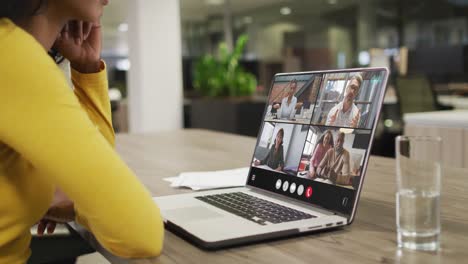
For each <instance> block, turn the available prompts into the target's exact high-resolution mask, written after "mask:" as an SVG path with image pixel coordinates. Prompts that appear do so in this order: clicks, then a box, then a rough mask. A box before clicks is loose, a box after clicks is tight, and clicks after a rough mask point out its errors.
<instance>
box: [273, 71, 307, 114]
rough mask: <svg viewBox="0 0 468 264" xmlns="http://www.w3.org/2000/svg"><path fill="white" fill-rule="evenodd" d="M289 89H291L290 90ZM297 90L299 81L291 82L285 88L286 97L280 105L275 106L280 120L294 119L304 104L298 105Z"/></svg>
mask: <svg viewBox="0 0 468 264" xmlns="http://www.w3.org/2000/svg"><path fill="white" fill-rule="evenodd" d="M288 88H289V89H288ZM296 89H297V80H296V79H293V80H291V81H290V82H289V83H288V84H287V86H286V87H285V88H284V90H286V91H287V92H286V96H285V97H284V98H283V99H282V100H281V105H280V104H278V103H277V104H274V105H273V109H277V117H278V118H280V119H289V120H292V119H294V116H295V114H296V109H297V108H299V107H301V106H302V103H297V97H296V96H294V94H295V93H296Z"/></svg>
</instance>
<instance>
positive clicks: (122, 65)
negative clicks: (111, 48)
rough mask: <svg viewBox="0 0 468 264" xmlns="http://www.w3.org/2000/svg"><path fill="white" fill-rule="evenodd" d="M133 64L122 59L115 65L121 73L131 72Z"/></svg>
mask: <svg viewBox="0 0 468 264" xmlns="http://www.w3.org/2000/svg"><path fill="white" fill-rule="evenodd" d="M130 67H131V64H130V60H129V59H120V60H118V61H117V63H116V64H115V68H116V69H117V70H119V71H128V70H130Z"/></svg>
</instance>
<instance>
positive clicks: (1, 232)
mask: <svg viewBox="0 0 468 264" xmlns="http://www.w3.org/2000/svg"><path fill="white" fill-rule="evenodd" d="M72 81H73V84H74V88H75V89H74V91H73V90H71V89H70V88H69V87H68V86H67V82H66V79H65V77H64V75H63V73H62V72H61V71H60V70H59V68H58V67H57V65H56V64H55V63H54V61H53V60H52V59H51V58H50V57H49V56H48V55H47V52H46V51H45V50H44V49H43V47H42V46H41V45H40V44H39V43H38V42H37V41H36V40H35V39H34V38H33V37H32V36H31V35H29V34H28V33H26V32H25V31H23V30H22V29H21V28H19V27H17V26H16V25H15V24H13V23H12V22H11V21H10V20H8V19H0V263H25V262H26V261H27V259H28V257H29V255H30V249H29V243H30V240H31V236H30V232H29V229H30V227H31V226H32V225H34V224H35V223H36V222H37V221H38V220H39V219H40V218H41V217H42V216H43V215H44V214H45V212H46V211H47V209H48V206H49V204H50V202H51V200H52V197H53V193H54V190H55V188H56V187H59V188H60V189H61V190H63V191H64V192H65V193H66V194H67V195H68V197H70V199H72V200H73V201H74V202H75V209H76V211H77V215H78V216H77V221H78V222H79V223H81V224H83V225H84V226H85V227H87V228H88V229H89V230H90V231H91V232H93V234H94V235H95V236H96V238H97V239H98V241H99V242H100V243H101V244H102V245H103V246H104V247H106V248H107V249H108V250H110V251H111V252H112V253H114V254H116V255H119V256H122V257H149V256H155V255H158V254H159V253H160V252H161V249H162V244H163V235H164V229H163V224H162V219H161V216H160V213H159V209H158V208H157V206H156V205H155V204H154V203H153V201H152V200H151V196H150V194H149V193H148V191H147V190H146V189H145V188H144V186H143V185H142V184H141V183H140V182H139V181H138V180H137V178H136V177H135V175H134V174H133V173H132V171H130V169H129V168H128V167H127V166H126V165H125V163H124V162H123V161H122V160H121V159H120V158H119V156H118V155H117V153H116V152H115V151H114V149H113V145H114V132H113V129H112V123H111V113H110V105H109V98H108V95H107V93H108V92H107V77H106V72H105V65H104V64H102V71H100V72H99V73H95V74H80V73H78V72H76V71H72Z"/></svg>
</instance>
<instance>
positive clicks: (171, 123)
mask: <svg viewBox="0 0 468 264" xmlns="http://www.w3.org/2000/svg"><path fill="white" fill-rule="evenodd" d="M103 30H104V50H103V57H104V58H105V59H106V61H107V62H108V66H109V70H110V71H109V75H110V76H109V77H110V88H114V89H112V91H116V89H117V90H118V91H119V92H120V93H118V96H116V97H115V100H114V103H113V106H114V112H115V118H114V123H115V126H116V129H117V130H118V131H119V132H127V131H130V132H151V131H164V130H172V129H176V128H182V127H186V128H189V127H200V128H207V129H214V130H219V131H224V132H229V133H236V134H243V135H249V136H257V133H258V129H259V128H260V126H261V118H262V113H263V110H264V109H265V103H266V101H267V98H266V95H267V93H268V91H269V88H270V87H269V85H270V82H271V79H272V77H273V75H274V74H275V73H277V72H289V71H305V70H326V69H336V68H349V67H368V66H386V67H389V68H390V69H391V77H390V83H389V86H388V88H389V89H388V92H387V95H386V99H385V103H384V106H383V112H382V116H381V120H379V125H378V126H379V129H378V130H377V134H376V140H375V142H374V149H373V152H374V153H373V154H377V155H382V156H393V155H394V150H393V143H392V142H393V139H394V137H395V135H397V134H402V133H404V130H405V122H404V115H405V114H410V113H414V112H418V113H419V112H433V111H438V110H452V111H453V110H458V109H466V108H468V103H467V102H468V99H467V98H466V97H465V95H466V94H467V93H468V66H467V64H468V48H467V44H468V1H465V0H430V1H416V0H406V1H403V0H360V1H358V0H317V1H303V0H258V1H247V0H236V1H233V0H180V1H174V0H162V1H150V0H136V1H126V0H113V1H111V2H110V4H109V6H108V7H107V10H106V11H105V15H104V17H103ZM240 36H246V37H247V38H248V40H247V43H246V46H245V49H244V50H243V51H242V53H241V56H240V58H239V64H240V65H241V66H242V67H243V68H244V70H245V71H247V72H249V73H252V74H253V75H254V76H255V79H256V81H257V83H256V85H255V91H254V93H253V94H252V95H251V96H241V97H232V96H221V97H207V96H205V95H204V94H202V93H200V92H199V91H198V90H197V89H195V88H194V85H193V83H194V80H195V78H196V73H197V71H196V70H197V62H198V61H199V60H200V59H201V58H202V57H203V56H206V55H209V54H210V55H213V56H215V57H216V56H218V55H219V50H220V44H221V43H223V42H224V43H226V48H227V50H230V49H232V48H233V47H235V41H236V40H237V39H238V38H239V37H240ZM215 113H216V114H215ZM454 115H455V116H460V115H461V114H460V113H455V114H454ZM424 118H426V119H428V120H431V116H430V115H429V116H426V117H424ZM424 118H423V119H424ZM409 120H410V121H411V119H409ZM410 121H409V122H410ZM406 125H407V124H406ZM430 125H431V126H437V124H432V123H431V124H430ZM462 165H463V164H462Z"/></svg>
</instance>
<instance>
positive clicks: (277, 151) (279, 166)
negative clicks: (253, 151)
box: [254, 128, 284, 171]
mask: <svg viewBox="0 0 468 264" xmlns="http://www.w3.org/2000/svg"><path fill="white" fill-rule="evenodd" d="M283 138H284V130H283V129H282V128H281V129H279V130H278V132H277V133H276V137H275V143H274V144H273V145H272V146H271V147H270V150H269V151H268V154H267V156H266V157H265V158H263V159H262V160H259V159H254V166H260V165H266V166H268V167H270V168H272V169H273V170H276V171H283V168H284V150H283Z"/></svg>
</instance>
